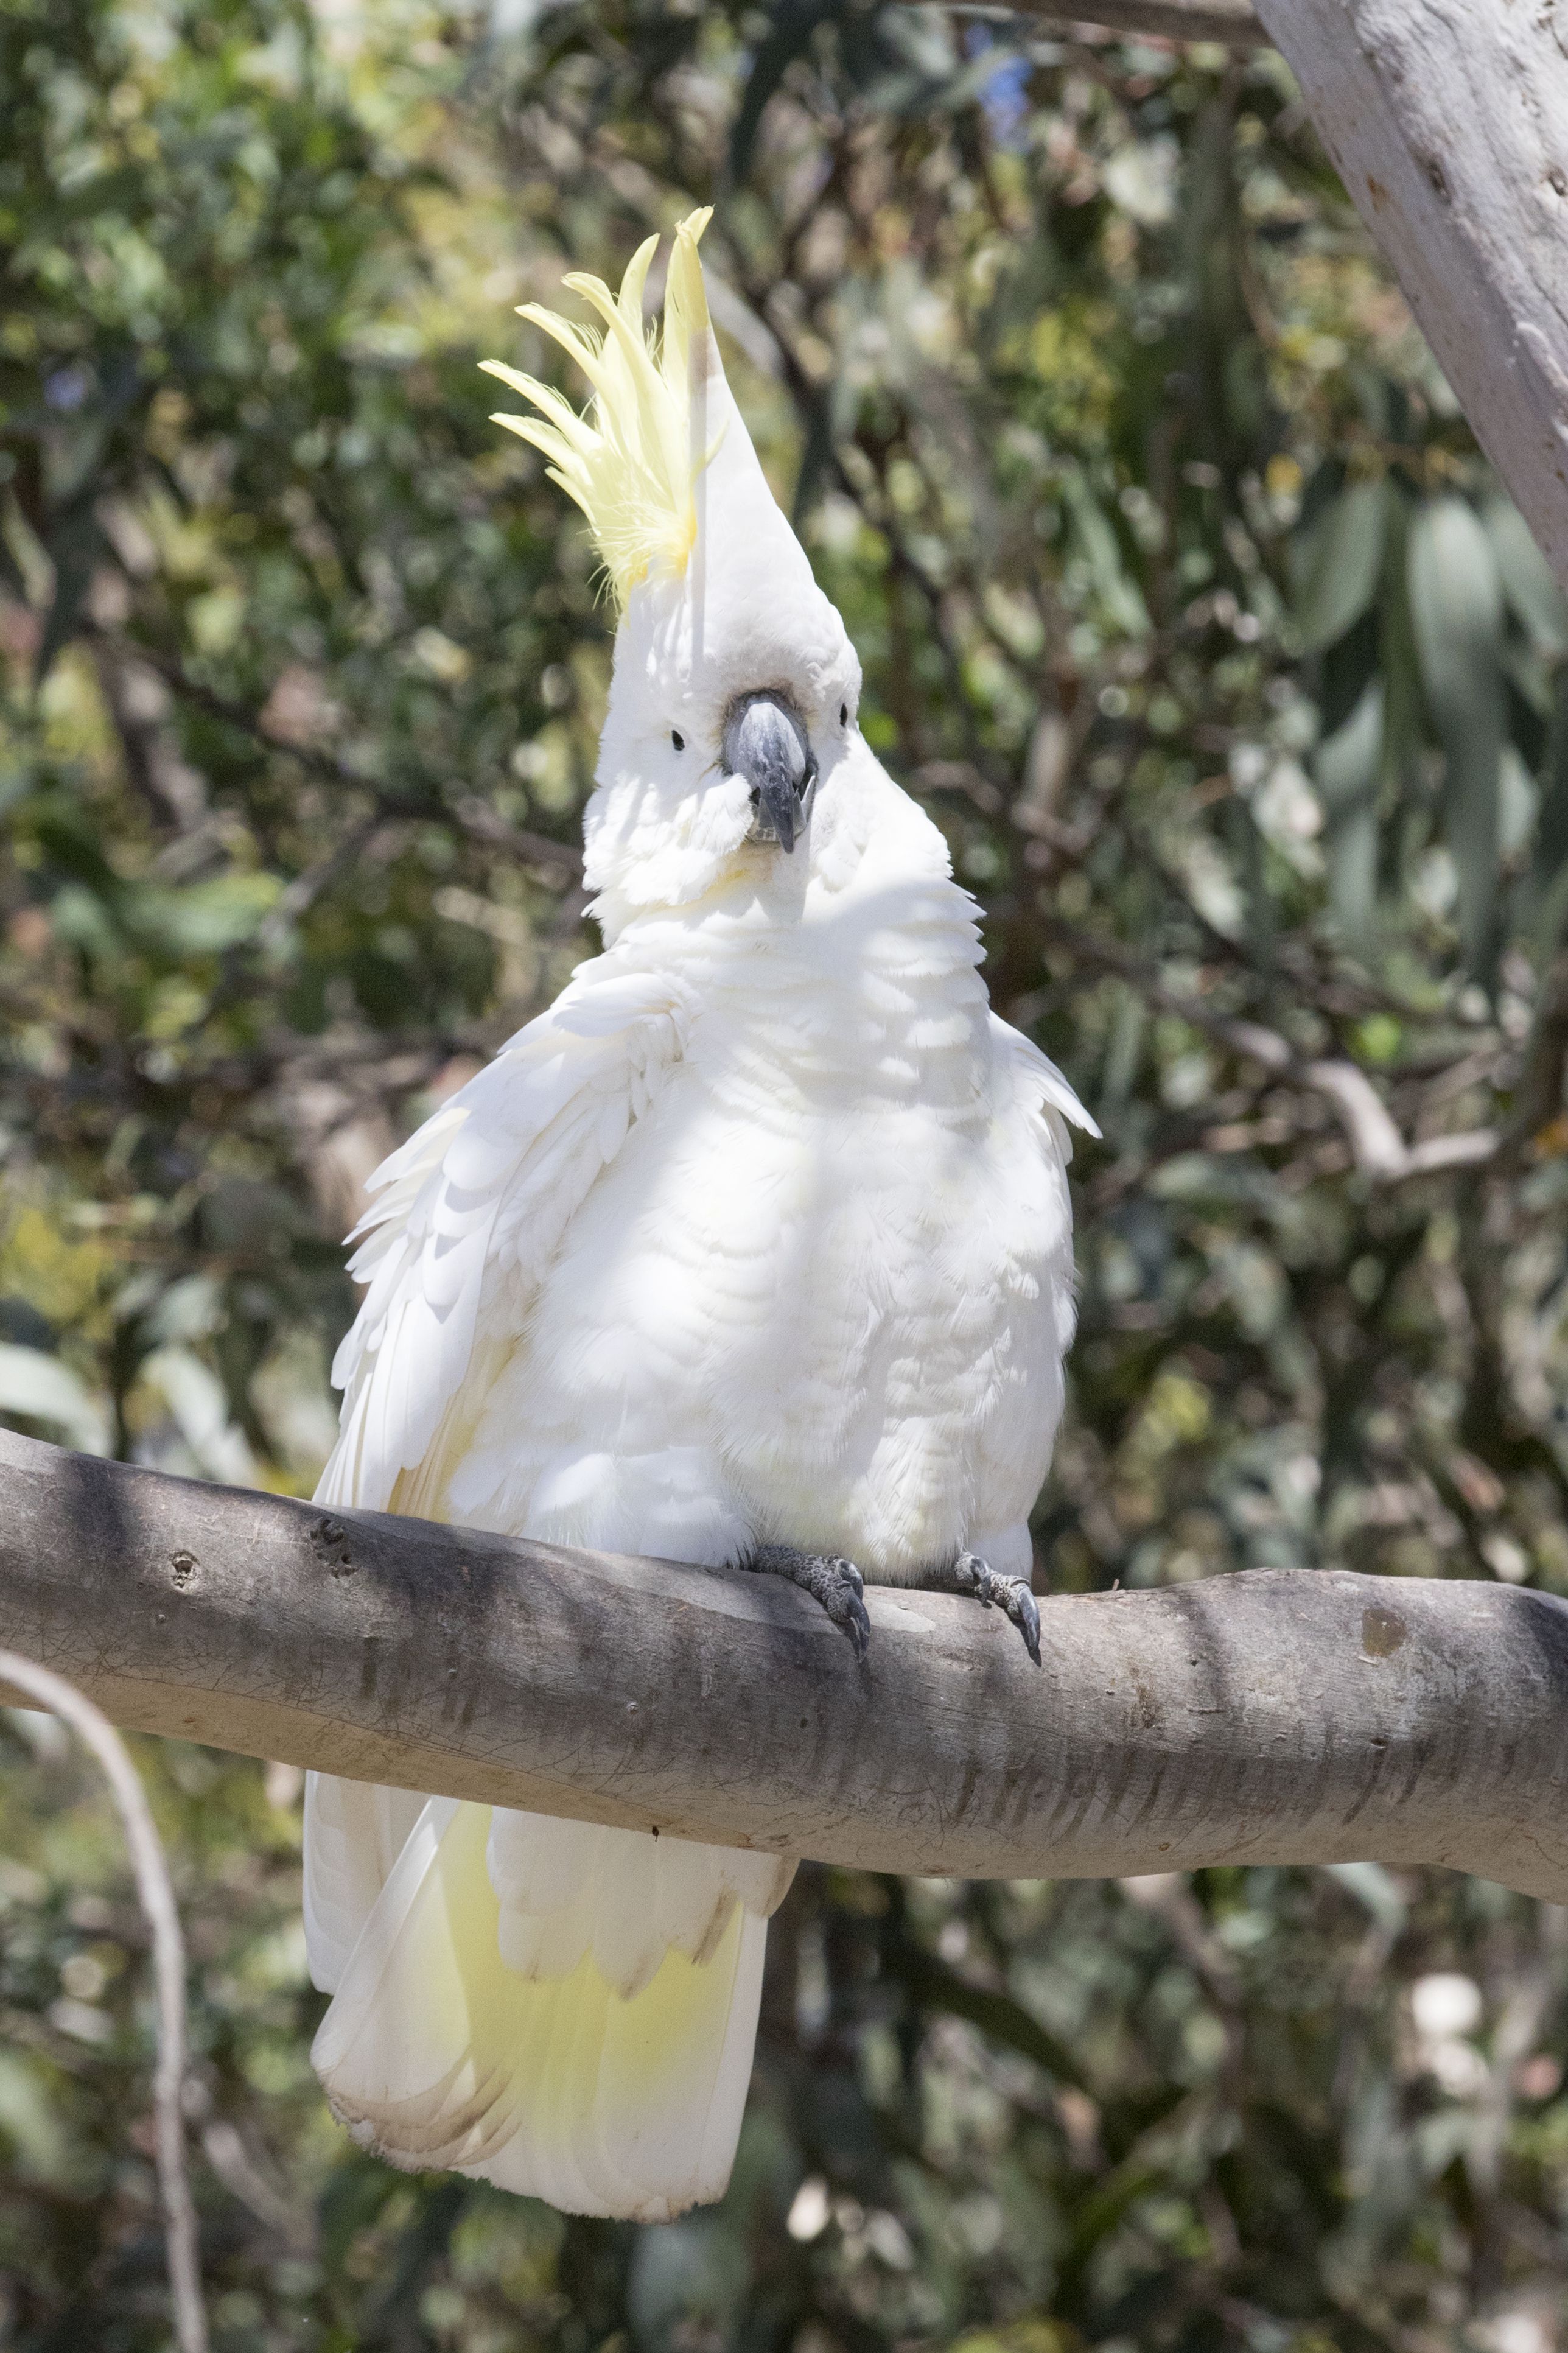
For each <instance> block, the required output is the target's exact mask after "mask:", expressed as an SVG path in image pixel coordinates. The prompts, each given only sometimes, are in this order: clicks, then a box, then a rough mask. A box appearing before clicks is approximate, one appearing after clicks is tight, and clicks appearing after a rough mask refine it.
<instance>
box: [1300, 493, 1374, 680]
mask: <svg viewBox="0 0 1568 2353" xmlns="http://www.w3.org/2000/svg"><path fill="white" fill-rule="evenodd" d="M1386 520H1387V493H1386V491H1385V489H1384V484H1383V482H1382V481H1375V482H1352V483H1350V484H1348V485H1347V487H1346V488H1345V489H1344V490H1342V491H1341V492H1340V494H1339V496H1338V497H1337V498H1336V499H1334V500H1333V501H1332V502H1331V504H1330V506H1329V507H1328V508H1327V510H1326V511H1325V512H1324V513H1323V514H1322V516H1321V518H1320V520H1319V522H1317V524H1316V525H1315V527H1314V529H1313V531H1312V533H1311V536H1310V543H1309V549H1308V555H1307V565H1306V573H1305V577H1304V578H1303V581H1302V584H1301V593H1300V596H1299V597H1298V599H1297V604H1296V629H1297V634H1298V635H1299V637H1300V640H1301V645H1302V649H1303V650H1304V651H1305V652H1307V653H1321V652H1322V651H1323V650H1324V649H1325V648H1326V647H1329V646H1331V645H1337V644H1338V642H1339V640H1340V638H1342V637H1343V636H1344V635H1345V634H1346V632H1347V631H1348V630H1350V629H1352V628H1354V627H1355V624H1356V623H1357V622H1358V621H1359V620H1360V619H1361V617H1362V616H1363V613H1365V612H1367V611H1368V610H1369V609H1370V607H1371V605H1372V601H1373V597H1374V596H1376V594H1377V583H1378V575H1379V573H1380V572H1381V571H1382V568H1383V549H1384V531H1385V527H1386Z"/></svg>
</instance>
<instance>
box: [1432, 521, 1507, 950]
mask: <svg viewBox="0 0 1568 2353" xmlns="http://www.w3.org/2000/svg"><path fill="white" fill-rule="evenodd" d="M1408 579H1409V587H1410V616H1411V620H1412V622H1413V624H1414V627H1415V645H1416V651H1417V655H1418V657H1419V659H1420V665H1421V682H1422V686H1423V689H1424V691H1425V693H1426V707H1427V710H1428V711H1429V712H1430V713H1431V717H1432V723H1433V726H1434V727H1435V729H1436V733H1437V738H1438V741H1439V743H1440V744H1442V747H1443V755H1444V761H1445V765H1446V782H1445V789H1444V822H1445V828H1446V831H1447V841H1448V848H1449V851H1450V853H1451V854H1452V857H1453V860H1454V865H1455V869H1456V871H1457V873H1458V884H1459V931H1460V936H1461V939H1462V941H1463V944H1464V951H1465V961H1466V964H1467V965H1468V967H1469V969H1470V970H1471V971H1472V972H1479V971H1481V970H1482V969H1483V968H1484V967H1485V966H1486V965H1488V964H1489V961H1490V955H1491V950H1492V945H1493V934H1494V931H1495V925H1496V916H1497V898H1498V877H1499V868H1500V831H1501V826H1500V807H1501V791H1500V785H1501V770H1502V750H1503V743H1504V717H1505V708H1506V706H1505V702H1504V692H1503V671H1502V649H1503V647H1502V639H1503V598H1502V583H1501V581H1500V577H1499V574H1498V566H1497V561H1496V558H1495V556H1494V555H1493V553H1492V544H1491V541H1490V540H1489V537H1488V535H1487V533H1486V531H1485V530H1484V528H1483V527H1482V524H1481V522H1480V519H1479V516H1478V515H1477V513H1476V512H1475V509H1474V508H1473V507H1472V506H1470V505H1469V504H1468V501H1466V500H1464V499H1461V498H1454V497H1447V498H1440V499H1434V500H1432V501H1430V502H1429V503H1428V504H1427V505H1426V506H1425V507H1423V508H1422V509H1421V511H1420V512H1419V513H1418V514H1417V515H1416V517H1415V522H1414V523H1413V524H1412V526H1411V532H1410V551H1409V558H1408Z"/></svg>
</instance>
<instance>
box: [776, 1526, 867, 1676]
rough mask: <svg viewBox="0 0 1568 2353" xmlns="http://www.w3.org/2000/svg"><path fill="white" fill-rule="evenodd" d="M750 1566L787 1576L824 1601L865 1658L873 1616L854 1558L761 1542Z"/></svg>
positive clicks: (863, 1581) (824, 1606) (856, 1652)
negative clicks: (801, 1550) (869, 1615)
mask: <svg viewBox="0 0 1568 2353" xmlns="http://www.w3.org/2000/svg"><path fill="white" fill-rule="evenodd" d="M746 1566H747V1567H749V1568H754V1569H761V1570H762V1571H763V1574H764V1575H766V1576H769V1577H787V1578H788V1580H789V1582H790V1583H791V1584H792V1585H798V1586H799V1587H800V1589H801V1591H802V1592H803V1593H809V1594H810V1596H811V1598H812V1599H813V1600H814V1601H816V1602H818V1603H820V1604H821V1606H822V1608H823V1609H825V1610H826V1613H827V1615H828V1617H829V1618H830V1619H831V1620H832V1621H833V1623H834V1624H835V1625H836V1626H837V1628H838V1630H839V1632H840V1633H841V1634H847V1635H848V1637H849V1640H850V1641H852V1642H853V1643H854V1645H855V1655H856V1657H857V1658H858V1659H863V1658H864V1657H865V1656H866V1653H867V1651H868V1649H869V1647H870V1642H871V1620H870V1619H869V1618H868V1616H867V1614H866V1603H865V1599H864V1596H865V1591H866V1580H865V1578H864V1577H862V1576H861V1574H860V1572H859V1570H858V1568H857V1567H856V1566H855V1564H854V1562H853V1561H852V1560H844V1559H841V1558H840V1557H839V1556H838V1555H837V1553H820V1552H797V1551H796V1549H795V1546H794V1545H759V1546H758V1547H757V1549H756V1551H755V1552H754V1553H753V1554H752V1557H751V1559H750V1560H749V1561H748V1562H747V1564H746Z"/></svg>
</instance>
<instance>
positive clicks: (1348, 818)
mask: <svg viewBox="0 0 1568 2353" xmlns="http://www.w3.org/2000/svg"><path fill="white" fill-rule="evenodd" d="M1384 700H1385V698H1384V685H1383V681H1382V680H1381V679H1375V678H1374V679H1373V680H1372V681H1370V683H1369V684H1368V686H1367V688H1366V690H1365V691H1364V693H1363V695H1362V698H1361V701H1360V702H1358V703H1357V704H1356V707H1355V709H1354V710H1353V711H1352V713H1351V715H1350V717H1349V718H1348V719H1347V720H1346V721H1345V723H1344V725H1343V726H1342V727H1341V728H1340V729H1338V731H1337V732H1336V733H1334V734H1332V735H1331V736H1330V737H1329V739H1328V741H1327V742H1326V743H1323V744H1319V746H1318V751H1317V755H1316V757H1315V759H1314V760H1313V763H1312V775H1313V778H1314V780H1315V782H1316V784H1317V787H1318V796H1319V798H1320V799H1321V802H1322V804H1323V814H1324V818H1325V819H1326V824H1325V840H1324V845H1323V849H1324V857H1325V860H1326V862H1327V866H1328V879H1329V905H1330V907H1331V909H1332V911H1333V913H1334V916H1335V919H1336V921H1337V922H1338V923H1339V924H1340V926H1341V928H1342V931H1343V932H1344V934H1345V935H1346V937H1347V938H1349V939H1351V940H1353V941H1355V942H1357V943H1358V944H1359V943H1361V942H1363V941H1364V940H1366V939H1367V937H1368V936H1369V935H1370V934H1371V931H1372V928H1373V913H1374V911H1375V907H1376V902H1377V847H1378V843H1377V810H1378V797H1379V788H1380V786H1381V785H1382V781H1383V765H1384Z"/></svg>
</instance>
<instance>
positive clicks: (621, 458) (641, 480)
mask: <svg viewBox="0 0 1568 2353" xmlns="http://www.w3.org/2000/svg"><path fill="white" fill-rule="evenodd" d="M711 209H712V208H711V206H709V207H708V208H707V209H705V210H704V211H701V212H696V213H693V214H692V215H691V216H690V218H689V219H688V220H683V221H682V222H681V224H680V226H679V228H678V229H677V230H676V232H675V250H674V252H673V253H672V254H671V255H670V258H669V276H668V281H667V283H666V286H665V294H664V330H663V332H662V334H660V332H658V329H657V328H647V329H645V328H644V325H643V315H642V296H643V286H644V284H645V282H646V280H647V273H648V265H649V263H650V262H651V261H652V259H653V257H654V255H655V253H656V252H657V250H658V237H649V238H648V240H647V243H646V244H645V245H641V246H639V247H638V248H637V251H636V253H634V254H633V256H632V258H631V260H630V262H629V263H628V264H627V267H626V276H625V277H624V278H623V279H622V280H621V290H620V294H619V296H618V297H617V296H616V295H614V294H612V293H611V291H610V290H609V288H608V287H607V286H606V285H605V282H604V280H603V279H601V278H590V277H588V276H586V275H585V274H584V272H583V271H581V270H574V271H573V272H572V273H571V275H570V276H569V277H568V278H567V279H566V280H564V283H565V284H566V285H568V286H570V287H571V289H572V290H573V292H574V293H575V294H581V295H582V296H583V298H584V301H587V302H589V303H591V304H592V305H593V307H594V309H595V311H597V312H598V313H599V316H600V317H601V319H603V321H604V322H605V324H604V329H603V332H599V333H596V332H595V331H594V330H593V329H591V328H581V327H574V326H573V325H572V324H571V322H570V321H568V320H566V319H562V318H558V317H557V316H556V314H555V312H554V311H546V310H545V309H544V308H543V307H542V305H541V304H540V303H538V302H525V303H523V304H521V307H520V309H519V312H518V316H519V317H520V318H523V319H530V320H531V321H532V322H533V324H534V325H535V326H536V327H542V328H543V330H544V332H545V333H546V334H547V335H552V336H553V337H554V338H555V341H556V342H557V343H560V344H561V345H562V346H563V348H564V349H565V350H566V351H567V352H569V353H571V355H572V357H573V358H574V360H575V361H576V363H577V364H578V366H579V367H580V368H581V369H582V371H583V373H584V375H585V376H586V377H587V379H588V381H589V383H590V384H591V385H593V387H594V400H593V406H592V408H591V410H590V411H589V412H588V413H587V414H585V415H584V416H581V417H580V416H579V415H578V414H577V412H576V410H575V409H574V408H573V407H572V406H571V405H570V403H569V402H567V401H564V400H563V399H562V397H561V395H560V394H559V393H558V392H553V391H552V389H551V387H550V386H549V385H547V384H540V383H539V382H538V381H537V380H536V379H535V378H534V377H533V376H531V375H520V374H519V372H518V370H517V369H515V368H509V367H503V366H502V365H501V364H500V361H499V360H484V361H482V362H481V363H480V364H481V366H482V367H483V368H484V370H485V372H486V374H487V375H494V376H499V377H500V380H501V382H502V383H503V384H506V385H510V386H511V389H512V390H513V392H520V393H521V395H522V396H523V398H524V399H525V400H530V401H531V402H532V403H533V406H535V408H537V409H539V410H541V411H542V417H509V416H497V417H492V418H491V419H490V422H491V423H492V424H493V425H504V426H505V427H507V429H508V430H509V431H510V432H512V433H516V434H518V435H520V436H521V438H522V439H523V440H524V441H531V443H532V444H533V446H534V448H536V449H542V451H543V452H544V455H545V456H546V458H548V459H550V461H551V462H550V472H551V475H552V479H553V480H556V481H557V482H559V483H560V485H561V487H562V489H563V491H565V492H566V494H567V496H568V497H569V498H574V499H575V500H576V501H577V504H578V505H579V506H580V507H581V508H582V510H583V512H584V514H585V515H586V516H587V518H588V528H589V529H590V531H591V532H592V533H593V534H594V541H595V545H596V547H597V548H598V551H599V554H601V555H602V556H603V558H604V560H605V570H606V572H607V573H608V574H609V575H610V584H611V586H612V587H613V588H614V590H615V594H616V601H617V602H618V603H620V604H623V605H624V604H625V603H626V598H627V596H629V595H630V594H631V592H632V590H633V589H634V588H635V587H636V586H637V583H638V581H639V580H645V579H646V578H647V575H648V574H649V573H650V572H668V573H672V574H679V573H680V572H682V571H684V570H685V568H686V560H687V557H688V556H689V554H690V553H691V549H692V544H693V542H694V541H695V539H696V537H697V495H696V486H697V476H698V473H699V472H700V469H701V467H702V466H703V465H704V464H705V463H706V462H707V458H708V455H709V452H708V451H707V450H701V451H699V450H698V449H697V448H695V447H694V445H693V439H692V417H691V346H692V343H693V339H694V338H696V337H698V336H705V335H706V334H707V332H708V298H707V296H706V294H705V293H704V292H703V289H702V264H701V263H700V260H699V259H698V258H697V242H698V239H699V238H700V237H701V235H702V232H703V230H704V229H705V228H706V227H707V226H708V223H709V219H710V216H711Z"/></svg>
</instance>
